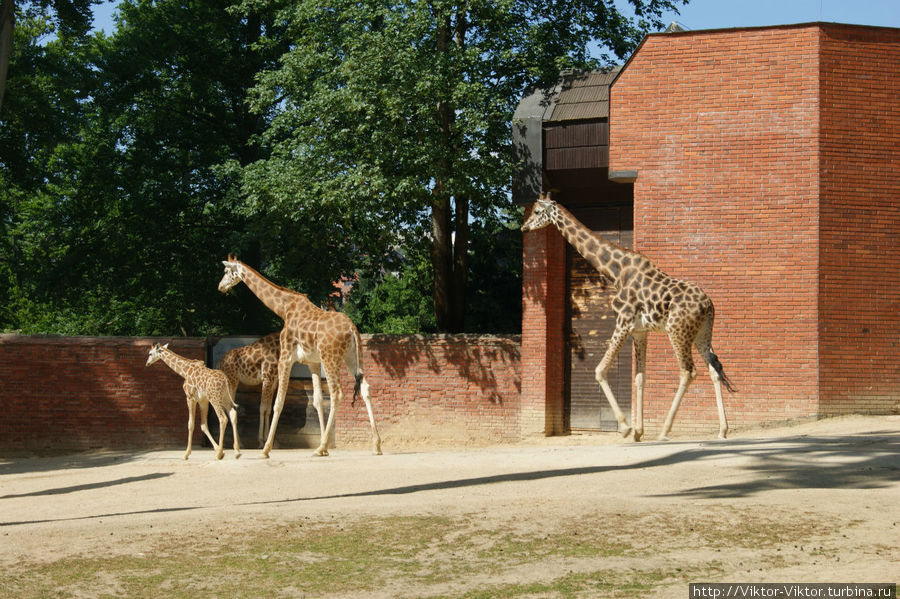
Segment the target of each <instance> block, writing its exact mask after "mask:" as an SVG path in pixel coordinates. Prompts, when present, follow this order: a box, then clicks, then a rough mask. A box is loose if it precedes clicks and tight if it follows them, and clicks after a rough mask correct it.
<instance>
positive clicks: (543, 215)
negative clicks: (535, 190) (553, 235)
mask: <svg viewBox="0 0 900 599" xmlns="http://www.w3.org/2000/svg"><path fill="white" fill-rule="evenodd" d="M555 206H556V204H555V203H554V202H553V200H551V199H550V194H546V193H542V194H541V197H539V198H538V200H537V201H536V202H535V203H534V210H532V211H531V216H529V217H528V220H526V221H525V224H524V225H522V230H523V231H534V230H535V229H540V228H541V227H546V226H547V225H549V224H550V223H552V222H553V212H554V210H555Z"/></svg>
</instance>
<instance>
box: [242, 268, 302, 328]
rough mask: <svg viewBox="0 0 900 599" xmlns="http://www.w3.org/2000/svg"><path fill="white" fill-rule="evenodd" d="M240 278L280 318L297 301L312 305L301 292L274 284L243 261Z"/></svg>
mask: <svg viewBox="0 0 900 599" xmlns="http://www.w3.org/2000/svg"><path fill="white" fill-rule="evenodd" d="M241 280H242V281H244V284H245V285H247V287H248V288H249V289H250V291H252V292H253V294H254V295H255V296H256V297H258V298H259V300H260V301H261V302H262V303H264V304H265V305H266V307H268V308H269V310H271V311H272V312H274V313H275V314H277V315H278V316H280V317H282V318H284V316H285V314H286V313H287V311H288V309H289V308H290V307H291V306H292V305H295V304H297V303H307V304H309V305H312V302H310V301H309V300H308V299H307V298H306V296H305V295H303V294H302V293H297V292H296V291H291V290H290V289H286V288H284V287H282V286H280V285H276V284H275V283H273V282H272V281H270V280H269V279H267V278H265V277H264V276H262V275H261V274H259V273H258V272H256V271H255V270H253V269H252V268H250V267H249V266H247V265H246V264H244V263H241Z"/></svg>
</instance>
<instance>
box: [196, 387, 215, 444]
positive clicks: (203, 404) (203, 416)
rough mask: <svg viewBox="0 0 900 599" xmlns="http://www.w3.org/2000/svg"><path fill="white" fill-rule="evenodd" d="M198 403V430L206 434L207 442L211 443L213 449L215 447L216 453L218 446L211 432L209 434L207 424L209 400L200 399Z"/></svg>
mask: <svg viewBox="0 0 900 599" xmlns="http://www.w3.org/2000/svg"><path fill="white" fill-rule="evenodd" d="M198 403H199V404H200V430H201V431H203V434H204V435H206V438H207V439H209V442H210V443H211V444H212V446H213V449H215V450H216V453H218V452H219V446H218V445H217V444H216V440H215V439H213V436H212V434H210V432H209V425H208V424H207V417H208V416H209V401H208V400H205V399H202V400H200V401H199V402H198Z"/></svg>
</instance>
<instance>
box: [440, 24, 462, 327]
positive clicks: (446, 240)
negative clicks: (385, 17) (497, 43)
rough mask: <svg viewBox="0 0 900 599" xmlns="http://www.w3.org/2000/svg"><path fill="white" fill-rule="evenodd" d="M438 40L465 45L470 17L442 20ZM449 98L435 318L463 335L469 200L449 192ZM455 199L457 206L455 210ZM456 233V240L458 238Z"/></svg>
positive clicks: (446, 47)
mask: <svg viewBox="0 0 900 599" xmlns="http://www.w3.org/2000/svg"><path fill="white" fill-rule="evenodd" d="M437 22H438V27H437V32H436V36H437V37H436V42H437V50H438V52H440V53H442V54H444V53H447V52H449V51H450V47H451V44H455V45H456V46H460V47H461V46H462V45H463V44H464V42H465V28H466V20H465V13H464V11H462V9H461V10H460V12H458V13H457V14H456V25H455V27H454V24H453V22H452V21H451V18H450V16H440V15H439V16H438V18H437ZM448 100H449V98H444V99H442V100H440V101H438V103H437V110H436V115H435V116H436V120H437V124H438V128H439V131H440V138H441V144H442V145H443V149H444V151H445V153H444V157H442V158H440V159H439V160H438V161H437V164H436V167H437V169H436V172H437V173H438V174H437V175H436V177H435V185H434V189H433V198H432V204H431V234H432V248H431V265H432V268H433V269H434V317H435V321H436V322H437V328H438V330H439V331H440V332H442V333H461V332H463V330H464V326H465V314H466V301H465V300H466V284H467V282H468V279H469V198H468V197H460V195H459V194H458V190H451V189H448V188H447V185H446V183H447V182H448V181H451V180H452V178H453V170H454V169H453V160H452V159H451V158H448V157H450V156H455V155H456V151H457V150H458V148H457V147H456V143H457V142H456V140H455V137H454V131H453V127H454V124H455V122H456V112H455V110H454V108H453V105H452V104H451V102H449V101H448ZM451 198H452V204H453V206H452V207H451ZM454 234H455V238H454Z"/></svg>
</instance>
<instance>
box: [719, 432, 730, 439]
mask: <svg viewBox="0 0 900 599" xmlns="http://www.w3.org/2000/svg"><path fill="white" fill-rule="evenodd" d="M726 434H728V431H719V438H720V439H724V438H725V435H726Z"/></svg>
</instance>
